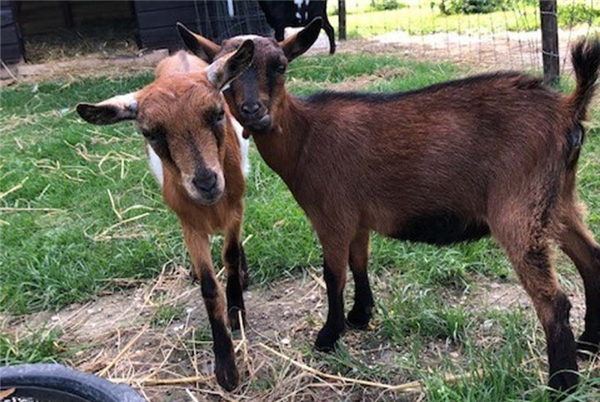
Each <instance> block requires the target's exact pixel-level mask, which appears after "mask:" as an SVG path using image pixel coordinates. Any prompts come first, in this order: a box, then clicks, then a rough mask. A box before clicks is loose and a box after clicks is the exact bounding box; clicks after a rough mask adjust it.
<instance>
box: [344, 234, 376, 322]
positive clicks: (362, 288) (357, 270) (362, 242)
mask: <svg viewBox="0 0 600 402" xmlns="http://www.w3.org/2000/svg"><path fill="white" fill-rule="evenodd" d="M368 264H369V230H368V229H361V230H359V231H358V233H357V234H356V236H355V237H354V239H353V240H352V243H350V269H351V270H352V276H354V306H353V307H352V310H350V312H349V313H348V324H349V325H350V326H351V327H353V328H358V329H366V328H367V326H368V325H369V321H370V320H371V317H372V316H373V305H374V302H373V293H372V292H371V286H370V285H369V275H368V273H367V266H368Z"/></svg>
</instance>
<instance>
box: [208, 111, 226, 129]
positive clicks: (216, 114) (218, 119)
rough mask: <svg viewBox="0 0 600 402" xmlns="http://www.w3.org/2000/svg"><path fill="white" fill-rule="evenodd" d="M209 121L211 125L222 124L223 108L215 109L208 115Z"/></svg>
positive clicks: (223, 118) (223, 119)
mask: <svg viewBox="0 0 600 402" xmlns="http://www.w3.org/2000/svg"><path fill="white" fill-rule="evenodd" d="M208 120H209V123H210V124H212V125H218V124H223V122H224V121H225V110H223V109H215V110H213V111H211V112H210V114H209V116H208Z"/></svg>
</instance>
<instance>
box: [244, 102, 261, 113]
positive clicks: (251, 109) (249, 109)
mask: <svg viewBox="0 0 600 402" xmlns="http://www.w3.org/2000/svg"><path fill="white" fill-rule="evenodd" d="M259 109H260V105H259V104H258V102H244V103H243V104H242V112H244V113H245V114H247V115H253V114H255V113H256V112H258V110H259Z"/></svg>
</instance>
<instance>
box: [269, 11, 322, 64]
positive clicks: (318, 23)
mask: <svg viewBox="0 0 600 402" xmlns="http://www.w3.org/2000/svg"><path fill="white" fill-rule="evenodd" d="M322 25H323V19H322V18H321V17H317V18H315V19H314V20H312V21H311V22H310V24H308V25H307V26H306V27H305V28H304V29H303V30H302V31H300V32H298V33H297V34H296V35H292V36H290V37H289V38H287V39H286V40H284V41H283V42H280V43H279V46H281V48H282V49H283V53H285V57H287V59H288V61H292V60H294V59H295V58H296V57H298V56H300V55H301V54H302V53H304V52H306V51H307V50H308V49H310V47H311V46H312V45H313V43H315V41H316V40H317V38H318V37H319V32H321V27H322Z"/></svg>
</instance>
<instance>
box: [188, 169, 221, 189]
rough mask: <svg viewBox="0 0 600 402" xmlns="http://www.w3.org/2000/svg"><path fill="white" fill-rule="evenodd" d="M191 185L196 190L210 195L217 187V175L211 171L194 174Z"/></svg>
mask: <svg viewBox="0 0 600 402" xmlns="http://www.w3.org/2000/svg"><path fill="white" fill-rule="evenodd" d="M192 183H193V184H194V186H195V187H196V188H197V189H198V190H200V191H202V192H205V193H210V192H211V191H212V190H213V189H214V188H215V186H216V185H217V174H216V173H215V172H214V171H212V170H208V171H206V170H205V171H201V172H196V174H195V175H194V179H193V180H192Z"/></svg>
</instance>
